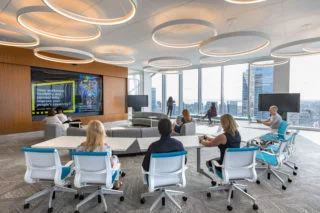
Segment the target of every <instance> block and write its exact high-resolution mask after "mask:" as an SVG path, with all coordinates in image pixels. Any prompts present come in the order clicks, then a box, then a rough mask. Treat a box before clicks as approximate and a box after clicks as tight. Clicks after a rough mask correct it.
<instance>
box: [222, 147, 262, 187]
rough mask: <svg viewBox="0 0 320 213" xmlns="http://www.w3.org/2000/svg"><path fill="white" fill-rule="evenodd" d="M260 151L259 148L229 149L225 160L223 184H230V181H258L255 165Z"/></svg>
mask: <svg viewBox="0 0 320 213" xmlns="http://www.w3.org/2000/svg"><path fill="white" fill-rule="evenodd" d="M258 149H259V148H258V147H249V148H228V149H227V150H226V152H225V155H224V159H223V167H222V176H223V182H224V183H229V182H230V180H250V181H255V180H256V179H257V173H256V169H255V164H256V153H257V151H258Z"/></svg>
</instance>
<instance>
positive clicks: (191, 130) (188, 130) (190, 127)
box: [180, 119, 196, 136]
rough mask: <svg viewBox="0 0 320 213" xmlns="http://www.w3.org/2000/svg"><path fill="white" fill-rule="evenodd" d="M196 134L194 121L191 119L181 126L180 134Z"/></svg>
mask: <svg viewBox="0 0 320 213" xmlns="http://www.w3.org/2000/svg"><path fill="white" fill-rule="evenodd" d="M195 134H196V122H195V121H194V120H193V119H192V120H191V121H190V122H189V123H185V124H183V125H182V126H181V130H180V135H181V136H187V135H195Z"/></svg>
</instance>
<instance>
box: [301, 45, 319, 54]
mask: <svg viewBox="0 0 320 213" xmlns="http://www.w3.org/2000/svg"><path fill="white" fill-rule="evenodd" d="M302 50H303V51H305V52H307V53H310V55H311V54H318V53H320V49H313V48H309V47H305V48H302Z"/></svg>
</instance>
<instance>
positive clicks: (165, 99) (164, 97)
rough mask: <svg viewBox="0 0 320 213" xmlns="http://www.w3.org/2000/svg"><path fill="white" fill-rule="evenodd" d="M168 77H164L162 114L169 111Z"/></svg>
mask: <svg viewBox="0 0 320 213" xmlns="http://www.w3.org/2000/svg"><path fill="white" fill-rule="evenodd" d="M166 80H167V79H166V75H162V112H163V113H166V110H167V90H166V84H167V83H166V82H167V81H166Z"/></svg>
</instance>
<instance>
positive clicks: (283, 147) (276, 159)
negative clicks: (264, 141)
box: [256, 134, 293, 190]
mask: <svg viewBox="0 0 320 213" xmlns="http://www.w3.org/2000/svg"><path fill="white" fill-rule="evenodd" d="M292 139H293V135H292V134H291V135H289V136H288V137H286V138H285V139H283V140H281V141H280V144H279V147H278V149H277V150H276V151H274V150H272V149H267V151H261V152H260V153H258V154H257V156H256V158H257V160H258V161H260V162H263V163H266V164H267V167H257V169H264V170H265V171H264V173H263V174H265V173H267V174H268V176H267V177H268V179H270V177H271V174H273V175H274V176H275V177H276V178H277V179H278V180H279V181H280V182H281V183H282V189H283V190H286V189H287V186H286V184H285V182H284V180H283V179H282V178H281V177H280V176H279V174H283V175H285V176H286V177H288V182H289V183H291V182H292V178H291V175H289V174H287V173H285V172H283V171H281V170H280V168H281V167H282V165H283V163H284V162H285V161H286V159H288V157H289V154H290V153H289V150H288V144H290V143H291V142H290V141H291V140H292ZM263 174H262V175H263Z"/></svg>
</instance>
